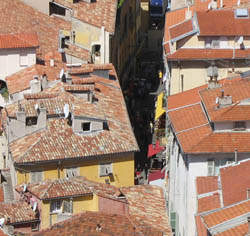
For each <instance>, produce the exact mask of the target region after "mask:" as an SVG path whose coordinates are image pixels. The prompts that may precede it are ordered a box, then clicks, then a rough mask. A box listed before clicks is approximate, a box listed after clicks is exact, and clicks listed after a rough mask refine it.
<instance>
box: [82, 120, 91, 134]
mask: <svg viewBox="0 0 250 236" xmlns="http://www.w3.org/2000/svg"><path fill="white" fill-rule="evenodd" d="M82 130H83V131H84V132H86V131H90V122H84V123H82Z"/></svg>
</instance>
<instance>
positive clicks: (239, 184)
mask: <svg viewBox="0 0 250 236" xmlns="http://www.w3.org/2000/svg"><path fill="white" fill-rule="evenodd" d="M249 169H250V161H243V162H241V163H240V164H238V165H233V166H228V167H224V168H221V169H220V176H221V187H222V195H223V202H224V205H225V206H228V205H231V204H233V203H236V202H239V201H243V200H246V199H247V189H249V188H250V174H249V171H248V170H249Z"/></svg>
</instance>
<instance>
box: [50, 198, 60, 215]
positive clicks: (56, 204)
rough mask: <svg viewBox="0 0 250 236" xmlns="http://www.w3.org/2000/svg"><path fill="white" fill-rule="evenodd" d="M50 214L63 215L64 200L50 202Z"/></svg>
mask: <svg viewBox="0 0 250 236" xmlns="http://www.w3.org/2000/svg"><path fill="white" fill-rule="evenodd" d="M50 213H51V214H55V213H62V200H61V199H59V200H58V199H57V200H52V201H50Z"/></svg>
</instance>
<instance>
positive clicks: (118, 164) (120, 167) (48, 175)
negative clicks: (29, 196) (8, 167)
mask: <svg viewBox="0 0 250 236" xmlns="http://www.w3.org/2000/svg"><path fill="white" fill-rule="evenodd" d="M110 162H111V163H112V169H113V178H112V177H109V176H104V177H100V176H99V164H100V163H110ZM67 167H79V174H80V176H85V177H87V178H88V179H90V180H93V181H97V182H101V183H105V179H109V181H110V184H112V185H115V186H117V187H126V186H131V185H134V154H133V153H129V154H123V155H120V156H114V157H112V158H111V157H110V158H106V159H103V160H102V161H88V162H78V163H67V164H65V163H63V162H62V166H61V168H60V178H64V177H66V176H65V173H66V170H65V168H67ZM37 169H38V168H37ZM42 169H43V178H44V179H57V177H58V170H57V166H56V165H54V166H49V165H47V166H45V165H43V166H42ZM31 170H33V171H35V170H36V169H31ZM27 171H30V170H27ZM39 171H41V169H39ZM28 182H30V175H29V173H26V178H25V174H24V172H22V173H21V172H20V171H18V170H17V184H23V183H28Z"/></svg>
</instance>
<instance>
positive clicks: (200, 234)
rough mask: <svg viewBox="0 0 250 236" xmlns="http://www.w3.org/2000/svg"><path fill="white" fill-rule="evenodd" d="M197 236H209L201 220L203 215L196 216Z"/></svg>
mask: <svg viewBox="0 0 250 236" xmlns="http://www.w3.org/2000/svg"><path fill="white" fill-rule="evenodd" d="M195 223H196V229H197V236H207V229H206V227H205V225H204V224H203V222H202V220H201V216H195Z"/></svg>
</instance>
